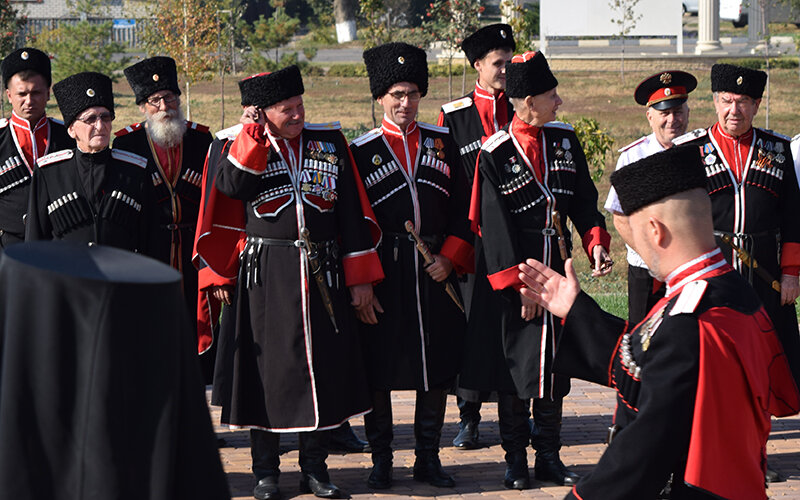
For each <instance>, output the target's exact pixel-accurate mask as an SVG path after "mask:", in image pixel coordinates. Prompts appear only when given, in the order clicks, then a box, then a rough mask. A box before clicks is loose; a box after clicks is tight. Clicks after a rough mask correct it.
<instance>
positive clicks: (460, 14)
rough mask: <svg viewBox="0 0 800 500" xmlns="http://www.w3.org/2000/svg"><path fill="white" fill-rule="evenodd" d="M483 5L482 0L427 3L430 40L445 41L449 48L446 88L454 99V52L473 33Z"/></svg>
mask: <svg viewBox="0 0 800 500" xmlns="http://www.w3.org/2000/svg"><path fill="white" fill-rule="evenodd" d="M483 10H484V8H483V7H482V6H481V5H480V1H479V0H435V1H434V2H433V3H431V4H430V5H429V6H428V10H427V11H426V13H425V19H424V21H423V22H422V26H421V28H422V33H423V34H425V35H426V36H427V38H428V41H429V42H442V46H443V47H444V48H445V49H446V50H447V70H448V71H447V75H448V76H447V91H448V98H449V99H453V56H454V55H455V53H456V52H457V51H458V50H460V49H461V42H463V41H464V39H465V38H466V37H467V36H469V35H470V34H472V33H473V32H474V31H475V30H476V29H478V25H479V23H480V14H481V12H483ZM466 74H467V59H466V58H464V68H463V72H462V82H461V87H462V88H461V93H462V94H463V93H464V90H465V89H464V86H465V81H466V80H465V79H466Z"/></svg>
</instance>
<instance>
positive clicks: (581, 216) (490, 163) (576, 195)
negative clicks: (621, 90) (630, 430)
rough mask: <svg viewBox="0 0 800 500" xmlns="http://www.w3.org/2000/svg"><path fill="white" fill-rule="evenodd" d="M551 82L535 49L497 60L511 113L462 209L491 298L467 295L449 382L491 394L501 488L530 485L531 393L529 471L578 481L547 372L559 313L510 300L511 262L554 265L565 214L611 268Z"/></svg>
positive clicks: (584, 170)
mask: <svg viewBox="0 0 800 500" xmlns="http://www.w3.org/2000/svg"><path fill="white" fill-rule="evenodd" d="M557 85H558V81H557V80H556V78H555V76H553V73H552V72H551V71H550V67H549V66H548V64H547V60H546V59H545V57H544V55H543V54H542V53H540V52H535V53H534V52H526V53H524V54H522V55H517V56H514V58H513V59H512V60H511V63H509V64H508V66H506V94H507V95H508V97H509V99H510V100H511V103H512V104H513V105H514V117H513V119H512V121H511V122H510V123H509V124H508V125H507V126H506V127H504V128H503V129H502V130H501V131H499V132H498V133H496V134H494V135H493V136H491V137H490V138H489V139H488V140H486V142H484V143H483V145H482V146H481V152H480V156H479V157H478V167H477V168H478V174H477V177H476V179H475V181H474V182H473V187H472V189H473V194H472V206H471V207H470V219H471V220H472V223H473V229H474V230H475V231H476V232H477V231H480V233H479V234H480V235H481V241H482V243H483V252H484V257H485V261H486V271H485V272H486V273H487V275H488V280H489V284H490V285H491V287H492V289H493V291H494V292H493V293H495V294H498V295H500V296H501V297H500V300H497V301H489V300H480V301H479V300H477V299H474V300H473V306H472V311H471V315H470V324H469V331H470V332H471V333H472V332H475V335H476V341H473V342H470V343H468V344H467V346H466V348H467V349H466V351H465V353H464V360H463V363H462V369H461V374H460V376H459V389H469V390H476V391H497V392H498V413H499V415H500V434H501V439H502V444H503V449H504V450H505V452H506V464H507V468H506V477H505V485H506V487H508V488H517V489H522V488H526V487H528V485H529V483H530V481H529V478H528V461H527V453H526V447H527V445H528V442H529V432H528V410H529V407H531V402H530V400H531V399H532V400H533V402H532V411H533V420H534V427H533V431H532V432H531V433H530V442H531V445H532V446H533V448H534V449H535V450H536V463H535V465H534V474H535V476H536V478H537V479H539V480H542V481H552V482H555V483H557V484H561V485H570V484H574V483H575V482H576V481H577V479H578V476H577V474H575V473H573V472H571V471H570V470H568V469H567V468H566V467H565V465H564V464H563V462H562V461H561V459H560V457H559V450H560V448H561V437H560V436H561V411H562V404H563V398H564V396H566V395H567V394H568V393H569V389H570V384H569V378H567V377H565V376H562V375H554V374H553V373H552V359H553V352H554V350H555V347H556V345H557V344H556V343H557V340H558V332H559V330H560V319H559V318H557V317H555V316H554V315H552V314H551V313H549V312H547V311H543V310H542V308H541V307H539V306H538V305H536V304H535V303H534V302H533V301H531V300H528V299H527V298H525V297H522V299H520V295H519V294H518V293H517V292H516V291H517V290H518V289H519V287H520V286H521V283H520V281H519V278H518V272H517V265H519V264H520V263H521V262H523V261H524V260H525V259H526V258H528V257H534V258H537V259H539V260H541V261H543V262H545V263H546V264H547V265H549V266H551V267H553V268H554V269H559V270H560V269H563V265H564V260H566V258H567V256H568V255H569V252H570V249H571V247H572V243H571V235H570V234H569V231H568V230H567V227H566V219H567V217H569V218H570V219H571V220H572V222H573V224H574V225H575V228H576V229H577V231H578V234H580V235H581V241H582V243H583V245H582V246H583V248H584V250H585V252H586V255H587V256H588V258H589V260H590V262H591V264H592V266H593V268H594V269H593V275H595V276H602V275H605V274H607V273H609V272H610V271H611V265H610V264H611V262H610V259H609V258H608V252H607V248H608V247H609V243H610V240H611V237H610V236H609V234H608V233H607V232H606V230H605V219H604V218H603V215H602V214H601V213H600V212H598V210H597V189H595V186H594V184H593V183H592V179H591V177H590V175H589V167H588V165H587V163H586V157H585V155H584V153H583V148H582V147H581V144H580V142H579V141H578V137H577V136H576V135H575V131H574V129H573V128H572V126H570V125H568V124H566V123H561V122H555V121H553V120H555V118H556V111H557V110H558V107H559V106H560V105H561V103H562V101H561V98H560V97H559V96H558V93H557V91H556V87H557ZM556 212H558V214H560V216H559V217H558V218H557V219H558V220H556V217H555V216H556ZM562 235H563V236H562ZM562 245H563V248H562V247H561V246H562ZM497 303H501V304H502V305H501V307H499V308H498V307H496V306H495V304H497ZM498 316H500V318H498ZM498 324H502V329H501V331H500V335H498V334H497V325H498ZM478 335H480V337H477V336H478ZM509 372H510V373H509Z"/></svg>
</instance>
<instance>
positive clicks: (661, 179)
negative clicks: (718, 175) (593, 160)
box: [611, 146, 706, 215]
mask: <svg viewBox="0 0 800 500" xmlns="http://www.w3.org/2000/svg"><path fill="white" fill-rule="evenodd" d="M611 185H612V186H614V189H615V190H616V191H617V196H619V203H620V206H621V207H622V211H623V212H624V213H625V215H631V214H632V213H634V212H636V211H637V210H639V209H641V208H643V207H646V206H647V205H650V204H652V203H655V202H657V201H659V200H661V199H664V198H666V197H668V196H672V195H674V194H677V193H682V192H684V191H689V190H691V189H695V188H703V189H705V188H706V170H705V168H703V163H702V160H701V159H700V150H699V149H698V148H697V146H673V147H671V148H669V149H667V150H665V151H662V152H660V153H656V154H654V155H650V156H647V157H645V158H642V159H641V160H639V161H635V162H633V163H630V164H628V165H626V166H624V167H622V168H621V169H619V170H617V171H615V172H614V173H613V174H611Z"/></svg>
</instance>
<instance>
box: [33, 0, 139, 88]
mask: <svg viewBox="0 0 800 500" xmlns="http://www.w3.org/2000/svg"><path fill="white" fill-rule="evenodd" d="M71 7H72V13H73V15H74V16H75V17H78V18H80V21H78V22H76V23H69V22H63V23H61V24H59V25H58V27H56V28H53V29H47V30H44V31H42V32H41V33H39V36H38V37H37V40H36V42H35V43H34V45H35V46H37V48H39V49H41V50H43V51H44V52H46V53H48V54H50V55H51V56H52V57H53V81H54V82H57V81H59V80H62V79H64V78H66V77H68V76H70V75H74V74H75V73H80V72H82V71H96V72H98V73H103V74H104V75H108V76H109V77H111V79H112V80H114V81H116V80H117V79H118V78H119V76H118V75H117V74H115V72H116V71H117V70H120V69H122V68H124V67H125V66H127V65H128V63H129V62H130V58H129V57H126V56H123V57H115V55H117V54H119V53H122V52H124V50H125V47H124V46H123V45H122V44H120V43H118V42H113V41H112V23H111V21H108V22H101V23H97V22H92V21H91V20H90V18H92V17H95V16H97V15H98V14H99V10H98V9H101V8H102V5H99V4H97V3H96V2H91V1H88V0H82V1H79V2H77V3H75V4H72V5H71Z"/></svg>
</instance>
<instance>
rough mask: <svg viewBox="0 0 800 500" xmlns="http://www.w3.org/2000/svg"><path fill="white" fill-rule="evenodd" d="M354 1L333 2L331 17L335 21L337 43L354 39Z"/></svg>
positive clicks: (341, 0)
mask: <svg viewBox="0 0 800 500" xmlns="http://www.w3.org/2000/svg"><path fill="white" fill-rule="evenodd" d="M356 5H357V3H356V1H354V0H333V17H334V19H335V20H336V39H337V40H338V41H339V43H345V42H352V41H353V40H355V39H356Z"/></svg>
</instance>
